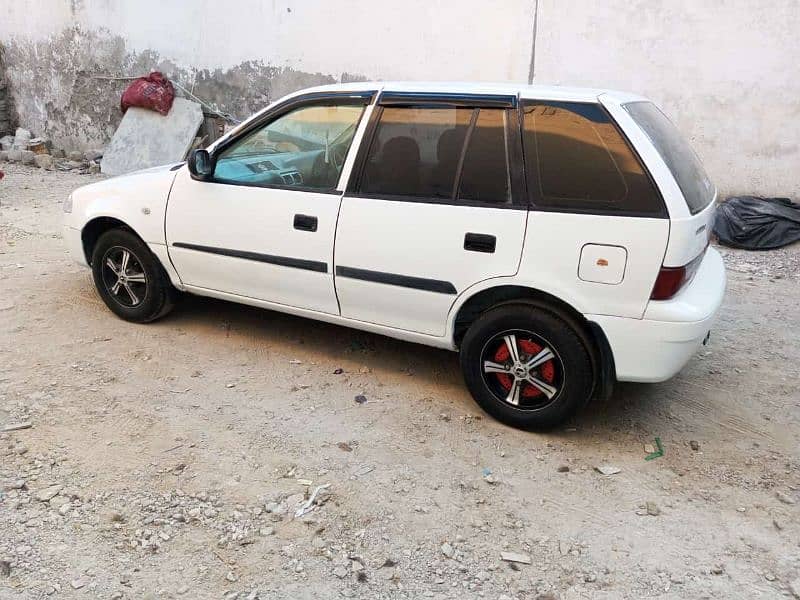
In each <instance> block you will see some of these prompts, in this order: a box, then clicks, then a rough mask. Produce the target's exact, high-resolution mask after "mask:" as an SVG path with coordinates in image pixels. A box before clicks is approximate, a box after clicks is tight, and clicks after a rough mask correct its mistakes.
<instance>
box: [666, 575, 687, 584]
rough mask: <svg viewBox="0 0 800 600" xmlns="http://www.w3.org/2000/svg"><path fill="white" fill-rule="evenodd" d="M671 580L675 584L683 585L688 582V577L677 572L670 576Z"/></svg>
mask: <svg viewBox="0 0 800 600" xmlns="http://www.w3.org/2000/svg"><path fill="white" fill-rule="evenodd" d="M669 580H670V582H671V583H674V584H675V585H683V584H684V583H686V578H685V577H684V576H683V575H678V574H677V573H673V574H672V575H670V576H669Z"/></svg>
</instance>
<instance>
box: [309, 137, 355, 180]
mask: <svg viewBox="0 0 800 600" xmlns="http://www.w3.org/2000/svg"><path fill="white" fill-rule="evenodd" d="M346 157H347V150H346V148H345V147H344V146H343V145H339V146H332V147H330V148H329V149H328V161H329V162H327V163H326V162H325V151H324V150H323V151H322V152H320V153H319V154H318V155H317V157H316V158H315V159H314V165H313V166H312V167H311V180H312V182H314V183H315V185H318V186H319V187H333V186H335V185H336V183H337V182H338V178H339V173H341V170H342V165H343V164H344V159H345V158H346Z"/></svg>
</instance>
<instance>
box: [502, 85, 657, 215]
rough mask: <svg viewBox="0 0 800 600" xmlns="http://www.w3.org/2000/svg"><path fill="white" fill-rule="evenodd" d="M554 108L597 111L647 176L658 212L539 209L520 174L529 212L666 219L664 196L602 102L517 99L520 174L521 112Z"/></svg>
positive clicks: (536, 198)
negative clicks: (588, 107) (536, 107)
mask: <svg viewBox="0 0 800 600" xmlns="http://www.w3.org/2000/svg"><path fill="white" fill-rule="evenodd" d="M542 104H544V105H557V106H558V107H559V108H565V105H569V104H587V105H592V106H595V107H597V108H599V109H600V110H601V111H602V112H603V113H604V114H605V115H606V117H608V120H609V122H610V123H611V124H612V125H613V126H614V128H615V129H616V130H617V133H619V135H620V136H621V137H622V139H623V140H624V142H625V144H626V145H627V146H628V149H629V150H630V151H631V153H632V154H633V156H634V158H636V160H637V162H638V163H639V165H640V166H641V168H642V171H643V172H644V174H645V175H646V176H647V179H648V181H650V185H651V186H652V187H653V190H655V193H656V198H657V200H658V201H659V207H660V209H661V210H660V211H659V212H658V213H649V212H642V211H634V210H624V209H601V208H588V207H587V208H579V207H572V206H564V207H553V206H542V205H541V204H540V203H539V200H540V198H541V195H540V194H539V190H538V189H531V186H529V185H527V183H528V174H527V172H525V173H524V176H525V183H526V186H527V188H528V201H529V203H530V210H532V211H537V212H552V213H567V214H579V215H600V216H609V217H636V218H650V219H669V212H668V211H667V205H666V202H664V196H663V194H662V193H661V190H660V189H659V187H658V184H657V183H656V180H655V179H654V178H653V174H652V173H651V172H650V169H648V168H647V164H646V163H645V162H644V160H643V159H642V157H641V155H640V154H639V151H638V150H637V149H636V146H635V145H634V144H633V143H632V142H631V140H630V138H629V137H628V135H627V134H626V133H625V130H624V129H623V128H622V127H620V125H619V123H618V122H617V120H616V119H615V118H614V117H613V115H612V114H611V113H609V112H608V110H607V109H606V107H605V106H603V103H602V102H599V101H598V102H592V101H590V100H546V99H536V98H522V99H520V102H519V106H518V109H517V112H518V113H519V135H520V146H521V147H522V166H523V167H522V168H523V171H524V169H525V165H526V164H527V161H526V160H525V144H524V143H523V142H522V138H523V137H524V135H525V134H524V131H525V109H526V108H527V107H529V106H531V105H542Z"/></svg>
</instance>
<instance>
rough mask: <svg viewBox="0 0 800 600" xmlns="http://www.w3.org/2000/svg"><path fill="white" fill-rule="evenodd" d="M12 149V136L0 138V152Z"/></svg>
mask: <svg viewBox="0 0 800 600" xmlns="http://www.w3.org/2000/svg"><path fill="white" fill-rule="evenodd" d="M13 147H14V136H13V135H4V136H3V137H0V150H11V149H12V148H13Z"/></svg>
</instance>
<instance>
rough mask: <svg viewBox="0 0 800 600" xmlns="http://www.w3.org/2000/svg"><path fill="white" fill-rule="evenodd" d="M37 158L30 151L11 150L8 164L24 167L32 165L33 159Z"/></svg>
mask: <svg viewBox="0 0 800 600" xmlns="http://www.w3.org/2000/svg"><path fill="white" fill-rule="evenodd" d="M35 156H36V154H34V153H33V152H31V151H30V150H9V151H8V162H12V163H22V164H23V165H32V164H33V159H34V157H35Z"/></svg>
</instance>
